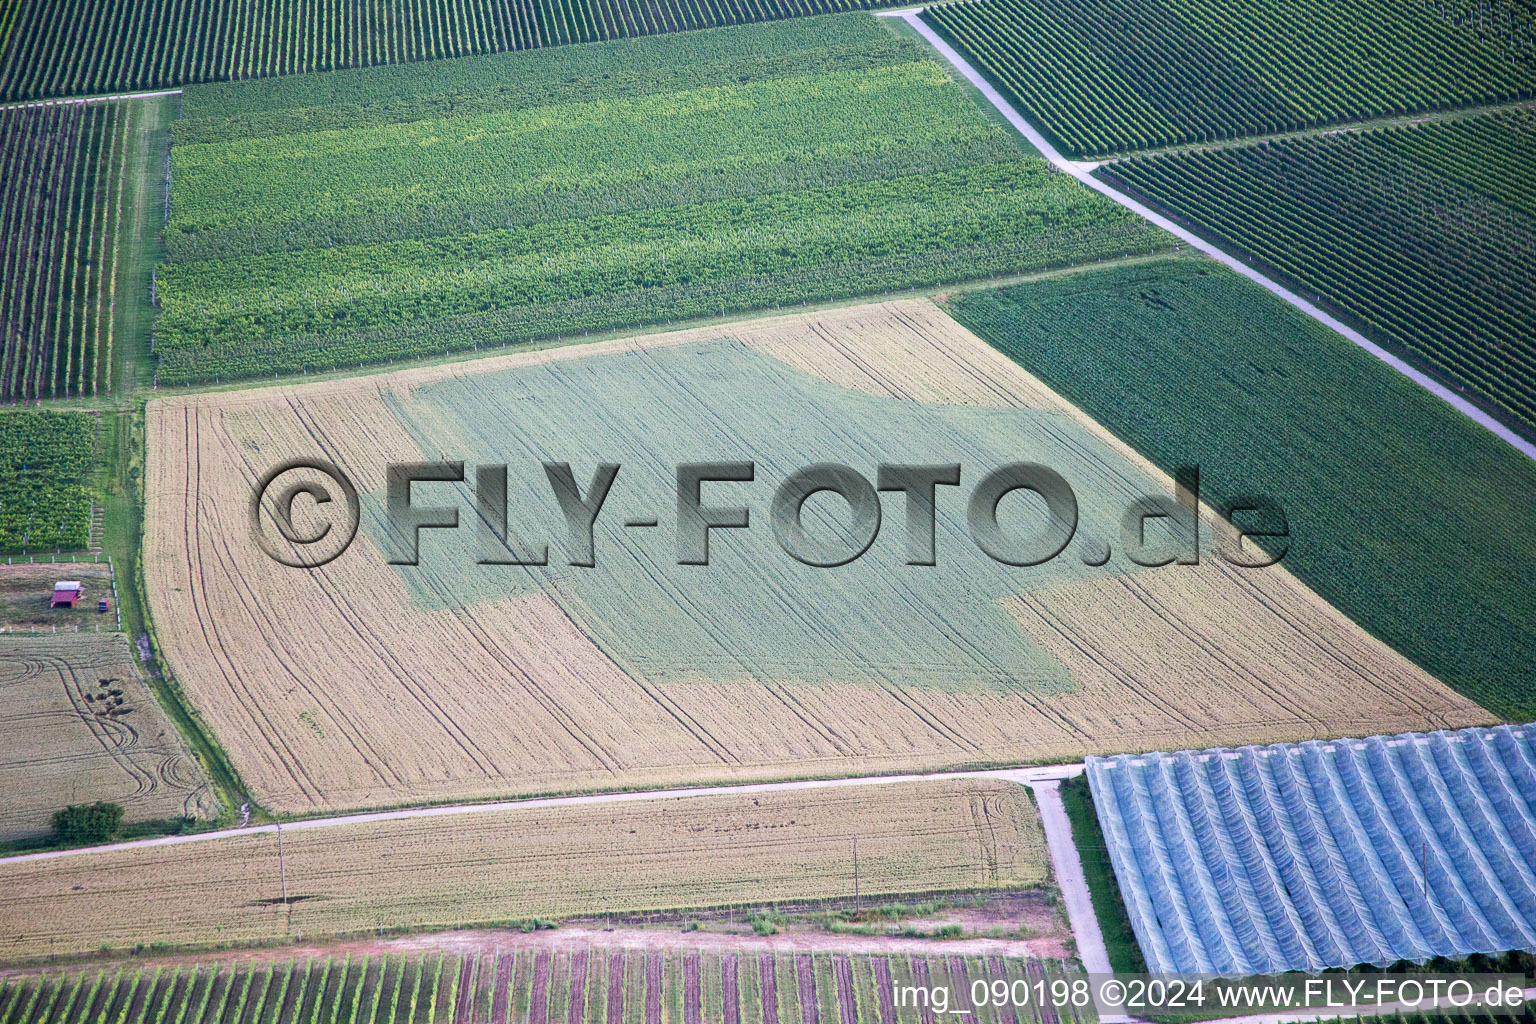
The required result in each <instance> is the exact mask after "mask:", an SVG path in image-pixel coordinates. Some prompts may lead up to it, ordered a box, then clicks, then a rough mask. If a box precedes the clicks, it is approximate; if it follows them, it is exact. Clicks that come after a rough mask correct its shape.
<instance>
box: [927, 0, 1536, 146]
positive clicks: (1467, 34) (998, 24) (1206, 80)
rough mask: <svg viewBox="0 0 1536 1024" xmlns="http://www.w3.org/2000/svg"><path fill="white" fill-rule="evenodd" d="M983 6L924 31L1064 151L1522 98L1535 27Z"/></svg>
mask: <svg viewBox="0 0 1536 1024" xmlns="http://www.w3.org/2000/svg"><path fill="white" fill-rule="evenodd" d="M1458 6H1460V7H1461V8H1463V9H1462V10H1459V11H1457V12H1454V13H1453V12H1451V11H1449V10H1448V9H1447V5H1446V4H1445V3H1441V2H1438V0H1415V2H1397V0H1327V2H1324V0H1298V2H1294V3H1288V4H1285V5H1283V6H1282V5H1277V4H1272V3H1266V2H1264V0H1235V2H1234V0H973V2H963V3H951V4H940V5H937V6H932V7H928V8H927V9H926V10H925V12H924V14H923V17H924V18H925V19H926V20H927V21H928V22H929V23H930V24H932V25H933V26H934V27H935V28H936V29H938V30H939V31H940V32H941V33H943V34H944V35H945V36H947V37H948V38H949V39H951V40H952V41H954V42H955V43H956V44H957V45H958V46H959V47H960V49H961V50H962V51H963V52H965V53H966V54H967V55H968V56H969V57H970V58H971V60H972V61H973V62H974V63H975V64H976V65H977V67H979V68H980V69H981V70H983V71H984V72H986V73H987V74H988V75H989V76H990V77H991V78H992V79H993V80H994V81H995V82H997V83H998V84H999V85H1000V86H1001V87H1002V89H1003V91H1004V93H1005V94H1006V95H1007V96H1008V97H1009V98H1010V99H1011V100H1012V101H1013V102H1014V103H1015V104H1016V105H1017V106H1018V107H1019V109H1020V111H1021V112H1022V113H1023V114H1024V116H1025V117H1028V118H1031V119H1032V120H1034V121H1035V123H1036V124H1037V125H1038V126H1039V127H1040V128H1041V129H1042V130H1044V131H1045V133H1046V134H1047V135H1048V136H1050V137H1051V138H1052V139H1053V140H1054V141H1055V142H1056V143H1057V144H1058V145H1059V146H1060V147H1061V148H1062V150H1063V151H1064V152H1066V153H1069V154H1071V155H1073V156H1108V155H1111V154H1115V153H1122V152H1127V151H1133V150H1138V149H1149V148H1153V147H1157V146H1166V145H1171V144H1174V143H1185V142H1212V141H1217V140H1221V139H1230V138H1232V137H1234V136H1241V135H1251V134H1258V133H1264V132H1276V131H1282V130H1287V129H1294V128H1307V127H1312V126H1316V125H1320V124H1328V123H1331V122H1336V121H1343V120H1350V119H1357V118H1364V117H1371V116H1376V115H1386V114H1400V113H1405V112H1412V111H1421V110H1439V109H1443V108H1446V107H1454V106H1463V105H1467V104H1473V103H1481V102H1490V101H1496V100H1511V99H1519V98H1525V97H1529V96H1531V95H1532V93H1533V90H1536V20H1533V15H1532V8H1531V6H1530V4H1529V3H1525V2H1521V0H1501V2H1494V3H1489V4H1478V5H1476V8H1475V9H1474V8H1473V5H1472V4H1470V3H1467V2H1465V0H1462V3H1460V4H1459V5H1458Z"/></svg>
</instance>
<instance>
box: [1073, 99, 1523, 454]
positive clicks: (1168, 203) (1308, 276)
mask: <svg viewBox="0 0 1536 1024" xmlns="http://www.w3.org/2000/svg"><path fill="white" fill-rule="evenodd" d="M1099 173H1100V174H1101V175H1103V176H1105V177H1106V178H1108V179H1110V180H1113V181H1118V182H1120V183H1123V184H1125V185H1128V186H1130V187H1131V188H1132V189H1134V190H1136V191H1137V192H1139V193H1141V194H1143V195H1145V196H1148V197H1150V198H1151V199H1153V200H1154V201H1155V202H1157V203H1160V204H1162V205H1163V206H1165V207H1166V208H1168V209H1171V210H1174V211H1177V212H1178V213H1179V214H1181V215H1183V216H1185V217H1187V218H1188V219H1190V220H1192V221H1194V222H1195V223H1196V224H1197V225H1199V226H1200V227H1201V228H1203V229H1205V230H1206V231H1207V232H1209V233H1210V234H1211V235H1213V236H1214V237H1216V238H1217V239H1219V240H1220V242H1221V243H1222V244H1223V245H1227V246H1230V247H1231V248H1233V249H1235V250H1237V251H1238V252H1241V253H1244V254H1246V255H1247V256H1249V257H1250V258H1254V259H1256V260H1258V261H1260V262H1261V263H1263V264H1266V265H1268V266H1269V267H1271V268H1274V269H1275V270H1278V271H1279V272H1280V273H1281V274H1282V275H1284V276H1285V277H1287V278H1289V279H1290V280H1291V281H1293V282H1296V283H1297V284H1299V285H1300V286H1301V287H1302V288H1303V289H1304V290H1305V291H1306V292H1307V293H1308V294H1316V295H1321V296H1323V297H1325V298H1326V299H1328V300H1329V301H1330V302H1331V303H1332V304H1333V305H1335V306H1336V307H1338V308H1340V309H1342V310H1344V311H1345V312H1347V313H1349V314H1350V315H1351V316H1352V317H1353V318H1354V319H1355V320H1357V321H1358V322H1359V323H1360V324H1361V325H1362V326H1363V327H1364V328H1365V329H1366V331H1367V333H1369V334H1370V335H1372V336H1373V337H1375V338H1376V339H1377V340H1378V341H1381V342H1385V343H1392V344H1395V345H1399V346H1402V347H1403V348H1406V349H1407V350H1408V351H1409V352H1411V353H1412V354H1413V355H1414V356H1415V357H1417V358H1418V360H1420V361H1421V362H1422V363H1425V364H1428V365H1429V366H1430V367H1432V368H1433V369H1434V370H1435V371H1436V372H1438V373H1439V374H1440V375H1441V376H1443V377H1446V378H1448V379H1450V380H1451V381H1453V382H1455V383H1457V384H1460V385H1463V386H1464V388H1465V389H1468V390H1474V391H1476V392H1478V393H1480V394H1481V395H1482V396H1483V397H1484V398H1486V399H1488V400H1490V401H1492V402H1494V403H1496V404H1497V405H1499V406H1501V407H1502V408H1503V409H1504V410H1505V411H1506V412H1507V413H1509V414H1510V415H1512V416H1514V417H1516V418H1518V419H1519V420H1520V421H1521V422H1522V423H1523V424H1524V425H1525V426H1526V427H1527V428H1536V111H1532V110H1528V109H1519V110H1513V111H1506V112H1500V113H1496V114H1490V115H1486V116H1480V117H1472V118H1466V119H1461V120H1452V121H1444V122H1436V123H1431V124H1426V125H1420V126H1416V127H1411V128H1392V129H1381V130H1376V131H1369V132H1350V133H1343V134H1335V135H1329V136H1325V137H1320V138H1302V139H1289V140H1285V141H1279V142H1273V143H1269V144H1267V145H1259V146H1243V147H1237V148H1230V149H1213V150H1206V151H1200V152H1191V153H1185V154H1181V155H1170V156H1162V157H1150V158H1136V159H1131V160H1124V161H1119V162H1116V163H1115V164H1113V165H1112V166H1110V167H1107V168H1104V169H1102V170H1101V171H1100V172H1099Z"/></svg>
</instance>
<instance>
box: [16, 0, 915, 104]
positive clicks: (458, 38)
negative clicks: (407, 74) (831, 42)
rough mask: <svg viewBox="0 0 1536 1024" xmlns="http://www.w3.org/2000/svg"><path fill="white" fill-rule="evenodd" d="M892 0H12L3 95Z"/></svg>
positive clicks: (282, 70)
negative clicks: (423, 0)
mask: <svg viewBox="0 0 1536 1024" xmlns="http://www.w3.org/2000/svg"><path fill="white" fill-rule="evenodd" d="M889 2H890V0H884V2H882V0H704V2H689V0H643V2H625V3H620V2H618V0H454V2H445V0H427V2H426V3H414V2H409V0H319V2H315V0H274V2H264V3H253V2H251V0H143V2H135V0H63V2H58V0H12V2H10V3H8V4H5V5H4V7H3V9H0V100H6V99H34V98H38V97H44V96H70V95H83V94H95V93H107V92H119V91H124V90H136V89H159V88H164V87H166V86H176V85H183V84H186V83H189V82H218V81H229V80H236V81H238V80H241V79H253V78H263V77H267V76H272V75H292V74H300V73H305V72H311V71H330V70H333V69H336V68H354V67H370V66H375V65H386V64H399V63H403V62H406V61H418V60H431V59H434V58H440V57H461V56H465V55H467V54H473V53H499V52H502V51H505V50H524V49H529V48H533V47H539V46H554V45H558V44H560V43H589V42H597V41H604V40H610V39H625V38H629V37H632V36H648V35H656V34H659V33H667V32H680V31H684V30H687V29H697V28H711V27H715V26H720V25H740V24H745V23H748V22H757V21H772V20H777V19H780V18H794V17H800V16H803V15H814V14H828V13H833V12H837V11H854V10H865V9H868V8H871V7H879V6H884V5H885V3H889Z"/></svg>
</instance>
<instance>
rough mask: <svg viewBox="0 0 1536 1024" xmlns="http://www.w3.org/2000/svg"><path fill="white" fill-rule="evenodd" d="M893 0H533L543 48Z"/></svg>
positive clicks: (877, 4)
mask: <svg viewBox="0 0 1536 1024" xmlns="http://www.w3.org/2000/svg"><path fill="white" fill-rule="evenodd" d="M893 2H895V0H638V2H637V0H535V3H536V6H537V16H538V23H539V31H540V35H541V36H542V38H543V40H544V44H545V45H546V46H555V45H557V44H560V43H592V42H599V41H603V42H606V41H607V40H610V39H628V38H633V37H635V36H646V35H656V34H660V33H664V32H685V31H687V30H689V29H697V28H713V27H716V26H720V25H744V24H748V23H751V22H758V21H774V20H777V19H780V18H799V17H809V16H812V15H817V14H830V13H834V12H838V11H865V10H869V9H871V8H874V7H882V6H887V5H888V4H889V3H893Z"/></svg>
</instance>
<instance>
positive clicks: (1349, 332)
mask: <svg viewBox="0 0 1536 1024" xmlns="http://www.w3.org/2000/svg"><path fill="white" fill-rule="evenodd" d="M921 12H922V8H921V7H909V8H904V9H902V10H899V11H881V12H880V13H879V14H878V15H877V16H878V17H881V18H901V19H902V20H903V21H905V22H906V23H907V24H908V25H911V26H912V28H913V29H915V30H916V31H917V32H918V33H919V34H921V35H922V37H923V38H924V39H926V40H927V41H928V43H929V44H930V45H931V46H932V47H933V48H934V49H935V50H938V51H939V53H940V54H941V55H943V57H944V59H945V60H947V61H949V63H950V64H952V65H953V66H954V68H955V70H956V71H959V72H960V73H961V74H962V75H964V76H965V77H966V78H967V79H968V80H969V81H970V83H971V84H972V85H974V86H975V87H976V88H977V89H979V90H980V91H981V94H982V95H983V96H985V97H986V98H987V102H989V103H991V104H992V105H993V106H994V107H996V108H997V110H998V112H999V113H1001V114H1002V115H1003V117H1004V118H1006V119H1007V121H1008V123H1009V124H1011V125H1013V127H1014V128H1016V129H1018V131H1019V133H1020V134H1021V135H1023V136H1024V137H1025V138H1026V139H1028V140H1029V142H1030V145H1032V146H1034V147H1035V148H1036V149H1038V150H1039V151H1040V153H1041V154H1042V155H1043V156H1044V157H1045V158H1046V159H1047V160H1049V161H1050V162H1051V163H1052V164H1054V165H1055V166H1056V167H1057V168H1058V169H1060V170H1062V171H1064V172H1066V173H1067V174H1070V175H1072V177H1074V178H1076V179H1077V180H1078V181H1080V182H1082V183H1083V184H1084V185H1087V186H1088V187H1089V188H1091V189H1093V190H1094V191H1095V192H1098V193H1100V194H1101V195H1103V196H1105V197H1107V198H1109V199H1112V200H1114V201H1115V202H1117V203H1119V204H1120V205H1121V206H1123V207H1125V208H1126V209H1127V210H1130V211H1131V212H1132V213H1135V214H1137V215H1139V216H1141V217H1144V218H1146V219H1147V220H1149V221H1151V222H1152V223H1153V224H1156V225H1157V226H1158V227H1160V228H1162V229H1163V230H1164V231H1167V232H1168V233H1169V234H1171V235H1173V236H1175V237H1176V238H1178V239H1179V240H1180V241H1182V242H1186V243H1188V244H1189V245H1191V246H1193V247H1194V248H1195V249H1198V250H1199V251H1200V252H1203V253H1205V254H1206V255H1207V256H1209V257H1211V258H1212V259H1214V260H1217V261H1218V262H1220V263H1223V264H1225V265H1226V266H1228V267H1230V268H1231V269H1233V270H1235V271H1237V272H1238V273H1239V274H1242V275H1243V276H1244V277H1246V278H1248V279H1249V280H1250V281H1253V282H1255V283H1256V284H1259V285H1262V286H1263V287H1264V288H1266V289H1268V290H1269V291H1271V292H1273V293H1274V294H1275V295H1278V296H1279V297H1280V298H1282V299H1284V300H1285V301H1286V302H1288V303H1290V304H1291V305H1292V306H1295V307H1296V308H1297V309H1299V310H1301V311H1302V312H1303V313H1305V314H1307V316H1310V317H1311V318H1312V319H1314V320H1316V321H1317V322H1319V323H1321V324H1323V325H1324V326H1325V327H1329V328H1331V329H1333V330H1334V331H1337V332H1338V333H1339V334H1341V335H1343V336H1344V337H1345V338H1346V339H1348V340H1349V341H1351V342H1353V343H1354V344H1356V345H1358V346H1359V347H1361V348H1363V349H1365V350H1366V351H1367V352H1369V353H1370V354H1371V355H1373V356H1375V357H1376V358H1377V359H1380V360H1381V361H1382V362H1384V363H1386V364H1387V365H1388V366H1390V367H1392V368H1393V369H1394V370H1396V371H1397V372H1398V373H1401V374H1402V375H1403V376H1405V377H1407V378H1408V379H1409V380H1411V381H1413V382H1414V383H1415V384H1417V385H1419V386H1420V387H1422V388H1423V389H1424V390H1426V391H1428V392H1429V393H1430V394H1432V395H1434V396H1435V397H1436V398H1440V399H1443V400H1444V401H1446V402H1449V403H1450V404H1451V405H1452V406H1454V407H1455V408H1456V410H1457V411H1458V412H1460V413H1462V414H1463V415H1465V416H1466V417H1467V418H1468V419H1470V420H1472V421H1473V422H1474V423H1476V424H1478V425H1479V426H1481V427H1485V428H1486V429H1488V430H1490V431H1492V432H1493V433H1494V434H1495V435H1496V436H1497V437H1499V438H1500V439H1501V440H1503V441H1505V442H1507V443H1508V444H1509V445H1510V446H1512V447H1513V448H1515V450H1517V451H1519V452H1520V453H1522V454H1523V455H1525V456H1527V457H1528V458H1532V459H1536V444H1532V443H1531V442H1530V441H1527V440H1526V439H1525V438H1523V437H1521V436H1520V435H1519V434H1517V433H1515V432H1514V431H1513V430H1510V429H1509V428H1508V427H1506V426H1504V425H1503V424H1502V423H1500V422H1499V421H1498V420H1496V419H1494V418H1493V417H1492V416H1489V415H1488V414H1487V413H1485V412H1483V410H1481V409H1479V408H1478V407H1477V406H1475V405H1473V404H1472V403H1471V402H1469V401H1467V400H1466V399H1465V398H1463V397H1462V396H1461V395H1459V394H1457V393H1456V392H1455V391H1452V390H1451V389H1450V388H1448V387H1446V386H1445V385H1443V384H1441V383H1440V382H1438V381H1436V380H1434V379H1433V378H1431V377H1429V376H1428V375H1427V374H1424V373H1421V372H1420V371H1418V370H1416V369H1414V368H1413V367H1412V366H1410V365H1408V364H1407V363H1406V362H1404V361H1403V360H1401V359H1399V358H1398V357H1397V356H1394V355H1393V354H1392V353H1390V352H1388V351H1387V350H1386V349H1383V348H1382V347H1381V346H1379V345H1377V344H1375V343H1374V342H1372V341H1371V340H1370V339H1369V338H1367V337H1366V336H1365V335H1363V334H1361V333H1360V332H1359V331H1357V330H1355V329H1354V328H1353V327H1350V326H1349V325H1348V324H1345V323H1343V322H1342V321H1340V320H1338V319H1337V318H1336V317H1333V316H1330V315H1329V314H1328V313H1326V312H1324V311H1323V310H1321V309H1319V308H1318V307H1317V306H1315V305H1313V304H1312V303H1310V302H1308V301H1307V300H1306V299H1304V298H1302V297H1301V296H1300V295H1297V294H1296V293H1295V292H1293V291H1291V290H1290V289H1289V288H1286V287H1284V286H1282V285H1280V284H1279V283H1278V282H1276V281H1273V280H1271V279H1270V278H1268V277H1265V276H1264V275H1263V274H1261V273H1259V272H1258V271H1257V270H1254V269H1253V268H1252V267H1250V266H1248V265H1247V264H1245V263H1243V262H1242V261H1241V260H1239V259H1237V258H1236V257H1233V256H1229V255H1227V254H1226V253H1225V252H1223V251H1222V250H1220V249H1218V248H1216V247H1215V246H1214V245H1212V244H1211V243H1210V242H1207V241H1205V240H1204V239H1202V238H1200V237H1199V236H1198V235H1195V234H1194V233H1193V232H1190V231H1187V230H1185V229H1184V228H1182V227H1180V226H1179V225H1177V224H1175V223H1174V222H1173V221H1171V220H1169V219H1168V218H1167V217H1164V216H1163V215H1162V214H1159V213H1156V212H1155V211H1153V210H1151V209H1149V208H1148V207H1146V206H1144V205H1142V204H1141V203H1138V202H1137V201H1136V200H1134V199H1132V198H1131V197H1130V196H1127V195H1125V194H1124V193H1123V192H1120V191H1118V190H1116V189H1114V188H1112V187H1110V186H1109V185H1107V184H1105V183H1104V182H1102V181H1100V180H1099V179H1098V178H1095V177H1094V176H1093V175H1092V173H1090V172H1091V171H1092V169H1093V168H1094V167H1096V166H1098V165H1097V164H1093V163H1080V162H1077V161H1073V160H1068V159H1067V158H1066V157H1064V156H1062V155H1061V154H1060V153H1059V152H1057V151H1056V147H1055V146H1052V145H1051V144H1050V142H1049V141H1047V140H1046V138H1045V136H1044V135H1041V134H1040V133H1039V132H1038V131H1037V130H1036V129H1035V127H1034V126H1033V125H1031V124H1030V123H1029V122H1028V121H1026V120H1024V118H1023V117H1021V116H1019V112H1018V111H1017V110H1014V109H1013V106H1012V105H1011V104H1010V103H1009V102H1008V101H1007V100H1005V99H1003V97H1002V95H1001V94H999V93H998V91H997V90H996V89H994V88H993V87H992V85H991V83H989V82H988V81H987V80H986V79H985V78H983V77H982V76H981V74H979V73H978V72H977V70H976V69H975V68H973V67H971V65H970V63H969V62H967V61H966V59H965V58H964V57H962V56H960V55H959V54H958V53H956V52H955V49H954V47H952V46H950V45H949V44H948V43H946V42H945V41H944V40H943V39H942V38H941V37H940V36H939V34H938V33H937V32H935V31H934V30H933V29H931V28H929V27H928V25H927V24H925V23H924V22H923V20H922V19H921V18H920V17H918V15H919V14H920V13H921Z"/></svg>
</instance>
